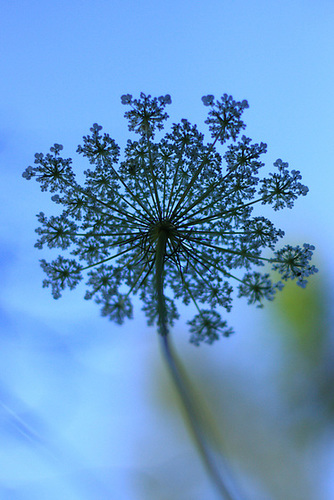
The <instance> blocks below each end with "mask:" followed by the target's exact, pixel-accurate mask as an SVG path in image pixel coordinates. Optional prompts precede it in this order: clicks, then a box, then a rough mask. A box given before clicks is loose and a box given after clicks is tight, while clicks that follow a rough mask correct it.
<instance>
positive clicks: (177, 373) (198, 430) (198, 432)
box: [161, 335, 236, 500]
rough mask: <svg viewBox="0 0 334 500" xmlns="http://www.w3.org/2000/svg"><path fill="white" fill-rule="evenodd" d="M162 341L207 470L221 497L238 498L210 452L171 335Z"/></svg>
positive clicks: (227, 499)
mask: <svg viewBox="0 0 334 500" xmlns="http://www.w3.org/2000/svg"><path fill="white" fill-rule="evenodd" d="M161 341H162V348H163V354H164V357H165V360H166V362H167V366H168V368H169V372H170V375H171V377H172V379H173V382H174V384H175V387H176V389H177V392H178V394H179V397H180V400H181V402H182V405H183V409H184V413H185V416H186V419H187V420H188V423H189V425H190V429H191V431H192V434H193V437H194V439H195V442H196V445H197V448H198V451H199V453H200V456H201V458H202V461H203V463H204V465H205V467H206V469H207V472H208V474H209V476H210V477H211V480H212V482H213V483H214V484H215V486H216V488H217V491H218V492H219V497H220V498H222V499H223V500H236V496H234V495H233V494H232V492H231V491H230V489H229V488H228V487H227V486H226V484H225V481H224V480H223V478H222V474H221V471H220V470H219V468H218V466H217V464H216V463H215V459H214V457H213V456H212V453H210V448H209V445H208V443H207V440H206V437H205V435H204V433H203V429H202V426H201V424H200V422H199V419H198V415H197V412H196V411H195V405H194V402H193V401H192V399H191V397H190V394H189V391H188V390H187V386H186V384H185V381H184V380H183V377H182V371H181V370H180V367H179V366H178V363H177V361H176V359H175V355H174V354H173V352H172V349H171V345H170V342H169V336H168V335H165V336H163V337H161Z"/></svg>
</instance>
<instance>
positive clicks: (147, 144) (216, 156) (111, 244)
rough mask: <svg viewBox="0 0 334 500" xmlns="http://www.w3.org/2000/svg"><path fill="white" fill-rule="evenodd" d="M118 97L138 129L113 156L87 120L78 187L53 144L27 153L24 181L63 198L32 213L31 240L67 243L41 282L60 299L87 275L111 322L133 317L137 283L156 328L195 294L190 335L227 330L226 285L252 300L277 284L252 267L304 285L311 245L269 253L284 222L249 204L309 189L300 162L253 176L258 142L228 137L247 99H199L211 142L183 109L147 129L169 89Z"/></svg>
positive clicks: (91, 295) (262, 148)
mask: <svg viewBox="0 0 334 500" xmlns="http://www.w3.org/2000/svg"><path fill="white" fill-rule="evenodd" d="M121 101H122V103H123V104H124V105H127V106H130V110H129V111H127V112H126V113H125V117H126V118H127V119H128V121H129V130H130V131H133V132H135V133H137V134H138V138H137V140H129V141H128V142H127V145H126V147H125V150H124V155H123V157H122V159H121V160H120V148H119V147H118V145H117V144H116V142H115V141H114V140H113V139H112V138H111V137H110V136H109V135H108V134H106V133H104V134H103V133H102V132H101V131H102V127H101V126H100V125H98V124H96V123H95V124H94V125H93V126H92V128H91V129H90V132H91V134H89V135H87V136H85V137H84V138H83V144H82V145H80V146H78V149H77V152H78V153H79V154H81V155H83V156H85V157H87V159H88V161H89V163H90V165H91V168H89V169H87V170H86V171H85V176H86V180H85V183H84V185H80V184H78V183H77V182H76V180H75V175H74V173H73V171H72V167H71V165H72V160H71V159H65V158H62V157H61V156H60V151H61V150H62V146H61V145H59V144H55V145H54V146H53V147H52V148H51V149H50V153H48V154H47V155H45V156H44V155H43V154H42V153H40V154H36V155H35V166H34V167H31V166H30V167H28V168H27V169H26V171H25V172H24V173H23V177H25V178H26V179H27V180H29V179H31V178H32V177H35V178H36V180H37V181H38V182H40V184H41V189H42V191H46V190H49V191H50V192H51V193H56V194H53V196H52V200H53V201H54V202H55V203H56V204H57V205H61V206H63V212H62V213H61V214H60V215H58V216H51V217H50V218H47V217H46V216H45V215H44V213H43V212H41V213H40V214H39V215H38V221H39V223H40V224H41V226H40V227H39V228H38V229H37V230H36V231H37V233H38V235H39V236H40V238H39V239H38V241H37V243H36V246H37V247H38V248H43V246H44V245H45V244H46V245H47V246H49V247H50V248H54V247H58V248H61V249H62V250H66V251H68V252H69V256H68V257H64V256H59V257H58V258H57V259H56V260H54V261H53V262H51V263H50V264H47V263H46V262H45V260H42V261H41V265H42V267H43V269H44V271H45V272H46V274H47V279H45V280H44V282H43V286H46V287H49V286H50V287H51V289H52V293H53V296H54V297H55V298H58V297H60V296H61V292H62V291H63V290H64V289H65V288H66V287H69V288H70V289H72V288H74V287H75V286H76V285H77V284H78V283H79V282H80V280H81V279H82V278H83V274H84V273H85V274H87V282H86V284H87V287H88V290H87V292H86V295H85V299H94V300H95V301H96V303H98V304H100V305H101V308H102V315H104V316H108V317H109V318H110V319H111V320H113V321H116V322H117V323H120V324H121V323H122V322H123V321H124V319H125V318H131V317H132V315H133V310H132V304H131V295H132V294H137V293H138V294H139V295H140V299H141V300H142V302H143V303H144V306H143V310H144V311H145V313H146V315H147V317H148V322H149V324H152V323H154V322H157V324H158V327H159V331H160V333H162V334H163V335H164V334H167V333H168V325H172V324H173V322H174V320H175V319H177V318H178V312H177V307H176V303H175V300H176V299H180V300H182V301H183V302H184V303H185V304H189V303H193V304H194V305H195V307H196V309H197V314H196V316H195V318H194V319H192V320H191V321H189V325H190V332H191V342H193V343H194V344H196V345H198V344H199V343H200V342H201V341H204V342H207V343H212V342H213V341H214V340H216V339H218V338H219V336H220V335H223V336H228V335H229V334H230V333H231V332H232V330H231V328H229V327H228V326H227V323H226V321H225V320H223V319H222V318H221V315H220V313H219V312H218V310H217V309H219V308H224V309H225V310H226V311H227V312H228V311H230V309H231V306H232V293H233V283H235V284H236V286H237V288H238V292H239V297H246V298H247V299H248V303H250V304H257V305H258V306H262V304H263V301H264V300H265V299H267V300H272V299H273V298H274V295H275V292H276V290H278V289H281V288H282V287H283V284H282V283H281V282H278V283H273V282H272V281H271V279H270V277H269V274H268V273H264V274H261V273H260V272H258V271H254V268H255V267H258V266H263V265H264V263H269V264H271V265H272V269H273V270H276V271H279V272H280V273H281V275H282V279H283V280H284V281H285V280H287V279H294V278H297V284H298V285H300V286H302V287H303V286H305V283H306V279H305V278H306V277H308V276H310V275H311V274H313V273H314V272H316V269H315V267H314V266H312V265H310V263H309V262H310V259H311V257H312V251H313V249H314V247H313V246H311V245H307V244H304V246H303V248H301V247H299V246H297V247H292V246H290V245H286V246H285V247H283V248H282V249H281V250H276V251H275V248H276V243H277V241H278V240H279V238H281V237H282V236H283V235H284V233H283V231H282V230H280V229H276V228H275V227H274V225H273V224H272V223H271V222H270V221H269V220H268V219H266V218H265V217H263V216H258V215H257V216H252V211H253V207H254V206H255V205H256V204H259V205H261V204H264V203H265V204H271V205H272V206H273V208H274V210H278V209H281V208H283V207H288V208H291V207H292V205H293V203H294V201H295V200H296V198H297V197H298V196H299V195H305V194H306V193H307V191H308V189H307V187H306V186H303V185H302V184H301V182H300V180H301V175H300V173H299V171H295V170H292V171H291V172H289V170H288V164H287V163H284V162H282V160H277V161H276V162H275V163H274V166H275V167H276V168H277V169H278V172H275V173H273V174H270V175H269V177H268V178H262V179H261V178H260V177H259V171H260V170H261V169H262V168H263V166H264V163H263V162H262V155H263V154H264V153H265V152H266V144H264V143H262V142H261V143H260V144H257V143H252V141H251V139H250V138H248V137H246V136H244V135H243V136H241V138H239V140H238V142H237V138H238V137H239V135H240V132H241V130H243V129H244V128H245V124H244V123H243V121H242V119H241V115H242V113H243V111H244V109H246V108H248V103H247V101H242V102H237V101H235V100H234V99H233V98H232V97H231V96H228V95H227V94H224V95H223V97H222V98H221V99H220V100H215V99H214V96H212V95H208V96H205V97H203V98H202V101H203V103H204V105H205V106H208V107H209V108H210V109H209V113H208V119H207V120H206V123H207V124H208V125H209V130H210V132H211V136H212V142H210V143H205V141H204V135H203V134H202V133H201V132H199V130H198V129H197V127H196V125H192V124H191V123H189V122H188V121H187V120H185V119H183V120H181V122H180V123H178V124H173V125H172V127H171V130H170V131H169V132H168V133H166V134H165V135H164V136H163V137H162V138H161V139H160V140H159V141H157V140H155V139H154V138H155V135H156V133H157V132H159V131H161V130H162V129H163V127H164V122H165V121H166V120H167V118H168V115H167V113H166V112H165V107H166V105H167V104H170V103H171V98H170V96H169V95H166V96H161V97H158V98H151V96H150V95H145V94H143V93H141V94H140V97H139V99H133V98H132V96H131V95H130V94H126V95H123V96H122V98H121ZM228 142H229V144H228ZM219 143H220V145H223V146H224V147H225V151H224V152H223V154H221V153H220V152H219V151H218V150H217V145H218V144H219ZM223 160H224V161H223ZM266 248H269V249H271V250H272V251H274V254H273V256H272V257H271V258H270V257H263V255H262V253H263V250H265V249H266ZM240 269H244V272H245V274H244V276H243V277H242V276H241V275H240ZM166 290H167V293H166ZM167 294H169V295H170V297H168V296H167ZM208 307H209V309H207V308H208Z"/></svg>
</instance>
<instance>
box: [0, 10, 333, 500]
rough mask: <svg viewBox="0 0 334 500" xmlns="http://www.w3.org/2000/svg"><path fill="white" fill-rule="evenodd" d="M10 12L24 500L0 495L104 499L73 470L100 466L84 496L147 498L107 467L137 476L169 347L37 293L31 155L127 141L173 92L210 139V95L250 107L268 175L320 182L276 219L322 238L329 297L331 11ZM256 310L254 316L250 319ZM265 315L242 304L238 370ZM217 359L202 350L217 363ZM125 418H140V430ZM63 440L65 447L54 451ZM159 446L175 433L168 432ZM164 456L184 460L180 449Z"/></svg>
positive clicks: (11, 175) (3, 148) (7, 76)
mask: <svg viewBox="0 0 334 500" xmlns="http://www.w3.org/2000/svg"><path fill="white" fill-rule="evenodd" d="M0 8H1V20H0V47H1V49H0V50H1V52H0V64H1V73H2V76H1V80H0V95H1V104H0V114H1V122H0V172H1V180H2V182H1V185H0V192H1V206H2V218H1V219H2V222H1V228H0V238H1V240H0V242H1V248H0V251H1V254H0V255H1V263H0V266H1V275H2V280H1V281H2V286H1V289H0V298H1V316H0V326H1V329H2V334H1V337H0V342H1V344H2V347H1V351H2V353H3V354H2V363H1V369H0V393H1V394H3V396H2V401H3V403H2V404H3V406H4V408H5V409H4V410H3V412H4V413H3V414H4V417H3V420H4V421H6V422H10V425H12V426H14V428H15V429H16V430H15V431H13V433H14V437H13V436H11V437H8V436H7V434H6V433H7V431H6V429H7V427H6V429H5V430H4V431H3V432H2V434H3V436H4V437H5V438H6V445H7V448H6V453H7V456H8V457H11V459H12V463H13V464H16V465H15V466H14V465H11V460H10V459H8V460H7V459H6V464H7V465H6V468H5V469H2V468H1V467H0V470H1V469H2V470H5V473H3V472H0V492H1V488H3V491H4V492H6V491H7V493H4V495H6V494H8V495H9V493H8V492H10V494H11V495H14V493H15V495H16V496H10V495H9V496H7V497H6V496H3V498H18V499H21V498H22V499H24V500H26V499H28V498H34V499H36V498H37V499H39V498H41V499H42V498H45V496H44V497H43V494H44V495H45V492H47V495H48V496H47V497H48V498H50V499H52V498H53V497H52V494H51V493H50V491H52V488H51V490H50V491H49V490H47V484H49V485H50V484H52V485H53V491H54V492H55V493H54V495H55V496H54V498H59V496H57V495H59V492H60V491H65V492H66V495H65V496H66V498H68V499H69V500H72V498H73V499H81V498H83V499H86V498H87V499H90V498H95V497H94V494H93V493H89V492H88V490H87V492H86V493H85V494H86V496H85V494H84V493H83V492H82V491H80V490H79V488H78V487H77V484H76V481H75V480H74V479H73V478H72V479H73V481H72V479H71V477H70V473H69V472H68V471H72V472H73V470H74V471H76V474H77V475H78V474H79V473H78V472H77V471H78V470H79V469H80V467H81V469H82V470H88V469H89V468H90V467H91V468H93V469H94V470H95V472H96V471H97V469H98V473H97V472H96V475H95V476H94V477H95V479H94V481H95V482H94V481H93V479H92V485H93V486H92V485H91V490H89V491H95V490H94V487H95V486H96V485H97V483H98V484H99V486H96V488H98V487H100V488H102V486H101V484H103V485H104V486H103V488H105V490H103V491H108V488H109V487H110V485H112V488H114V489H117V488H118V489H117V491H118V496H117V498H119V499H122V498H127V499H129V500H131V499H132V498H133V499H134V500H136V499H137V498H141V497H140V496H136V493H134V492H133V491H127V490H126V488H127V485H128V481H127V480H124V482H122V481H121V480H119V479H118V480H116V477H118V478H119V477H122V474H115V478H114V482H113V481H112V479H110V470H109V472H108V474H104V472H103V471H104V470H105V469H104V468H106V467H107V466H108V467H109V466H111V465H112V466H113V467H116V468H117V467H118V468H119V469H117V470H122V471H123V472H124V471H126V469H127V467H129V464H130V463H131V464H133V463H135V459H134V458H133V446H134V445H133V443H134V442H135V443H137V445H138V443H139V442H140V439H142V440H143V442H144V444H145V443H146V442H147V439H148V438H147V431H145V429H144V427H145V425H144V422H147V421H150V418H153V417H152V416H151V413H152V412H153V411H154V409H153V410H152V408H151V409H150V410H148V409H147V407H146V406H145V401H146V400H145V397H146V392H145V390H144V389H143V387H144V386H145V383H144V382H145V380H144V379H145V377H148V376H149V375H148V374H149V373H150V370H151V369H152V363H153V364H154V361H152V358H153V359H155V356H157V354H158V349H157V342H156V338H155V337H154V331H152V329H147V328H146V326H145V320H144V319H143V317H142V316H140V314H139V315H138V318H136V319H135V320H134V321H133V322H132V323H128V324H127V326H126V327H125V328H123V329H120V328H117V327H115V326H114V325H111V324H109V323H108V322H107V321H106V320H101V319H100V317H99V311H98V308H97V307H95V306H94V304H87V303H86V302H84V301H83V300H82V295H83V293H82V291H76V292H73V293H71V294H64V299H63V300H60V301H57V302H56V301H54V300H53V299H52V298H51V297H50V294H49V292H48V290H43V289H42V287H41V281H42V279H43V275H42V271H41V270H40V268H39V263H38V259H39V258H41V257H45V258H46V259H48V255H47V254H48V252H47V250H45V251H43V256H42V254H41V251H38V250H37V249H35V248H34V247H33V245H34V242H35V233H34V229H35V227H36V219H35V214H36V213H38V212H39V211H41V210H43V211H45V212H46V213H48V214H51V213H52V209H53V207H52V204H51V202H50V201H49V199H48V195H46V194H45V193H40V191H39V189H38V186H37V185H36V183H35V184H33V183H32V182H30V183H27V182H26V181H25V180H24V179H22V177H21V174H22V171H23V170H24V169H25V168H26V167H27V166H28V165H30V164H32V163H33V159H34V154H35V153H36V152H44V153H45V152H47V151H48V149H49V147H50V146H51V145H52V144H53V143H54V142H59V143H61V144H63V145H64V154H65V155H68V156H72V155H74V154H75V149H76V147H77V145H78V144H79V142H80V140H81V138H82V136H83V135H84V134H86V133H87V132H88V130H89V127H90V126H91V125H92V123H94V122H98V123H99V124H101V125H103V127H104V129H105V130H106V131H107V132H109V133H110V135H111V136H112V137H113V138H114V139H115V140H116V142H118V143H119V144H121V145H124V144H125V141H126V139H127V137H128V131H127V124H126V121H125V120H124V118H123V114H124V111H125V108H124V107H123V106H122V105H121V103H120V96H121V95H122V94H124V93H131V94H133V95H134V96H135V95H137V94H138V93H139V92H141V91H143V92H146V93H151V94H152V95H164V94H166V93H169V94H171V96H172V100H173V103H172V106H170V107H169V109H168V113H169V114H170V116H171V118H170V120H171V122H175V121H178V120H180V119H181V118H183V117H186V118H188V119H189V120H190V121H192V122H196V123H197V124H198V125H199V126H200V128H201V129H203V130H204V131H206V129H205V125H203V127H202V126H201V124H202V123H203V121H204V119H205V115H206V111H207V109H206V108H204V106H203V105H202V103H201V96H202V95H205V94H209V93H212V94H214V95H215V96H216V97H219V96H220V95H222V94H223V93H228V94H232V95H233V97H234V98H235V99H237V100H242V99H247V100H248V102H249V105H250V108H249V110H246V112H245V115H244V117H245V121H246V124H247V129H246V132H245V133H246V134H247V135H249V136H250V137H252V138H253V140H254V141H256V142H260V141H264V142H266V143H267V144H268V154H267V164H268V168H270V165H271V164H272V163H273V161H275V160H276V159H277V158H282V159H283V160H284V161H288V162H289V163H290V165H291V167H292V168H294V169H297V170H301V172H302V174H303V180H304V182H305V184H307V185H308V186H309V188H310V192H309V194H308V196H307V197H305V198H303V199H300V200H298V201H297V202H296V205H295V207H294V209H293V210H292V211H288V212H286V211H285V212H282V213H279V214H274V216H273V219H274V221H275V222H277V224H278V226H279V227H281V228H282V229H284V230H285V231H286V238H287V240H290V241H292V242H293V243H303V242H304V241H306V242H309V243H313V244H315V246H316V247H317V253H316V260H317V263H318V265H319V266H321V267H322V269H323V270H324V281H325V282H326V283H327V284H328V287H329V293H331V294H332V295H331V296H333V292H332V289H331V288H330V283H331V280H330V278H332V277H333V274H334V273H333V264H332V249H333V246H334V237H333V227H332V226H333V222H332V214H333V213H334V201H333V199H334V198H333V194H332V189H333V188H332V186H333V184H334V175H333V171H334V169H333V158H334V141H333V114H334V100H333V81H334V35H333V32H334V30H333V20H334V4H333V2H332V1H330V0H319V1H317V2H315V1H311V0H299V1H294V0H289V1H288V0H282V1H280V2H275V1H268V0H266V1H265V0H263V1H259V0H255V1H251V0H249V1H246V0H234V1H227V0H220V1H218V0H206V1H199V0H197V1H195V0H192V1H190V0H186V1H182V0H178V1H177V0H170V1H163V0H161V1H159V2H157V1H153V0H152V1H148V0H143V1H141V2H139V1H130V0H122V1H121V0H113V1H108V0H95V1H86V0H81V1H79V0H67V1H60V0H55V1H52V2H51V1H44V2H40V1H37V0H35V1H33V0H31V1H29V2H28V1H23V0H21V1H19V0H12V1H10V2H7V1H4V0H1V1H0ZM80 161H81V160H80ZM82 166H84V165H83V164H82V163H80V162H78V167H79V168H81V167H82ZM238 308H239V309H238ZM246 311H247V314H248V316H247V318H248V319H247V322H245V321H242V320H241V319H240V316H244V315H245V312H246ZM183 312H184V313H185V314H187V311H186V310H183ZM240 312H241V314H238V313H240ZM261 314H264V313H261ZM189 317H190V316H189ZM189 317H186V318H185V319H184V322H185V320H186V319H189ZM259 318H260V315H259V314H258V312H256V313H254V312H251V311H250V312H249V313H248V309H246V308H245V307H244V305H243V306H242V305H240V306H237V312H236V313H235V315H234V316H232V317H231V320H230V322H231V324H234V326H235V327H236V328H238V338H237V339H236V340H234V339H233V340H232V341H231V342H230V344H229V345H228V347H227V344H226V343H225V345H224V347H222V346H220V347H219V348H217V349H216V350H215V353H214V354H212V356H219V355H222V356H227V358H228V357H229V356H232V355H233V356H236V357H237V359H239V361H238V362H239V363H240V364H241V365H242V363H244V364H243V365H242V366H246V367H247V366H248V365H250V366H251V365H252V362H251V358H247V353H248V351H249V349H250V351H249V352H252V351H251V349H252V347H251V346H252V341H251V339H250V338H249V337H250V335H249V332H248V328H250V329H251V330H255V331H256V330H257V328H258V326H257V325H258V321H260V320H259ZM184 322H183V324H184ZM181 324H182V323H181ZM250 325H251V326H250ZM246 330H247V331H246ZM236 337H237V336H236ZM134 339H136V342H134ZM185 345H186V344H185ZM244 346H246V347H244ZM185 349H187V346H186V347H185ZM223 349H224V352H222V351H223ZM226 351H227V354H226ZM216 353H218V354H216ZM210 355H211V354H210V353H209V351H205V357H206V358H208V359H209V356H210ZM273 356H274V354H273ZM224 359H225V358H224ZM247 359H248V360H247ZM145 360H146V362H147V363H146V364H147V365H148V368H146V370H147V371H145V370H144V374H143V363H144V361H145ZM146 364H145V366H146ZM130 368H131V369H130ZM117 384H119V386H120V387H125V388H126V390H125V392H124V391H122V390H118V389H117V387H118V386H117ZM147 390H148V389H147ZM106 393H107V394H108V397H107V398H106V397H105V394H106ZM111 395H113V396H111ZM106 399H107V400H106ZM88 401H91V403H89V402H88ZM115 408H116V409H115ZM111 413H112V414H113V419H114V420H113V425H112V426H110V425H108V421H109V420H108V419H109V418H110V417H109V415H110V414H111ZM0 414H1V410H0ZM129 414H130V415H133V414H136V415H137V420H136V428H138V427H140V428H141V429H142V431H141V432H139V437H138V433H136V432H135V430H134V424H133V420H131V419H130V418H129V417H126V415H129ZM36 415H38V418H39V419H40V420H39V421H38V422H40V424H39V423H38V422H37V421H35V420H34V419H36V418H37V417H36ZM23 417H24V418H26V419H27V421H28V423H29V422H30V420H29V419H31V422H30V423H29V426H28V427H29V428H30V427H31V429H37V428H38V429H39V428H40V427H43V425H44V426H45V429H44V434H43V432H42V433H41V434H42V435H43V439H45V440H46V441H48V443H49V444H48V446H49V447H51V448H52V449H53V448H54V447H56V448H57V450H56V451H55V452H54V453H55V454H58V453H60V454H61V453H63V454H64V453H65V455H66V456H70V455H71V453H72V452H71V453H70V452H68V450H69V449H71V450H76V452H75V453H74V451H73V453H72V454H73V457H72V458H68V464H67V465H66V466H65V468H66V467H67V469H66V471H67V472H66V474H65V473H61V472H59V470H58V469H57V467H56V466H55V464H54V463H53V462H52V460H51V462H50V461H48V459H46V458H45V457H44V455H43V453H44V451H41V449H39V448H38V446H39V445H36V443H35V441H34V439H35V438H33V437H31V439H30V438H28V437H27V435H26V434H27V432H28V431H27V428H28V427H27V428H25V427H19V422H20V421H21V420H20V419H23ZM153 420H154V418H153ZM27 421H25V422H27ZM124 421H125V422H126V425H125V424H124ZM41 422H43V424H41ZM93 422H95V424H94V425H93ZM96 422H98V424H96ZM8 425H9V424H8ZM20 425H21V424H20ZM22 425H23V424H22ZM26 425H28V424H27V423H26ZM122 426H123V427H122ZM18 428H20V429H21V430H18ZM93 428H94V431H92V429H93ZM24 429H25V430H24ZM119 429H123V430H119ZM7 430H8V429H7ZM0 432H1V429H0ZM18 435H20V436H21V438H19V437H17V436H18ZM55 435H57V436H58V437H59V440H58V442H59V443H65V444H63V445H62V444H59V446H58V445H57V446H56V443H51V442H49V441H52V436H55ZM22 436H23V437H22ZM45 436H48V437H47V438H46V437H45ZM83 436H86V438H87V439H86V438H85V439H84V438H83ZM119 436H121V438H120V437H119ZM160 437H161V439H162V440H163V439H165V438H164V437H163V435H162V433H161V434H160ZM29 439H30V441H29ZM40 439H41V440H42V441H43V439H42V438H40ZM57 439H58V438H57ZM136 439H137V441H136ZM28 442H30V443H33V444H32V446H33V447H35V448H34V450H33V451H32V450H31V448H30V447H29V443H28ZM111 443H112V444H111ZM138 446H139V445H138ZM184 446H185V447H186V446H187V445H186V444H185V445H184ZM36 447H37V449H36ZM45 447H46V448H47V446H46V445H45ZM186 449H188V448H186ZM190 449H191V445H190V447H189V450H190ZM64 450H66V451H64ZM111 450H113V451H111ZM49 451H50V450H49ZM49 451H48V452H49ZM168 453H170V454H171V456H173V455H172V449H169V450H168ZM189 453H190V452H189ZM19 457H26V458H27V459H28V461H30V460H31V463H32V464H33V465H32V467H31V470H28V469H26V470H25V469H24V465H23V464H24V462H26V460H23V459H20V458H19ZM41 457H42V458H41ZM43 457H44V458H43ZM75 457H79V459H77V458H75ZM146 458H147V457H146ZM1 460H4V456H3V454H2V452H0V463H1ZM80 460H81V462H80ZM147 462H148V463H149V458H147ZM78 463H81V465H80V467H79V465H78ZM17 464H19V466H17ZM81 469H80V470H81ZM114 470H116V469H114ZM73 474H74V473H73ZM124 474H125V472H124ZM125 475H126V474H125ZM97 476H98V479H99V481H98V480H97V479H96V477H97ZM107 476H108V480H107V479H106V477H107ZM64 477H66V480H65V479H64ZM41 478H46V479H47V480H46V481H45V482H44V483H43V480H42V479H41ZM51 478H52V481H51ZM94 485H95V486H94ZM62 488H63V489H62ZM203 488H205V485H204V486H203ZM29 491H30V492H31V493H29ZM103 491H102V489H101V492H100V493H99V495H100V496H101V498H104V497H103V495H104V494H105V493H103ZM29 495H31V496H29ZM90 495H92V496H90ZM122 495H124V496H122ZM131 495H134V496H133V497H131ZM0 496H1V494H0ZM106 498H107V496H106ZM194 498H195V497H194ZM208 498H209V496H208Z"/></svg>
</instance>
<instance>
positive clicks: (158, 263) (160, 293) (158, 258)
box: [155, 231, 168, 337]
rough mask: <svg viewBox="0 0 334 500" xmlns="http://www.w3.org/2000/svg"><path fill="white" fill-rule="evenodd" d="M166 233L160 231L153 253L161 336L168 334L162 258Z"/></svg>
mask: <svg viewBox="0 0 334 500" xmlns="http://www.w3.org/2000/svg"><path fill="white" fill-rule="evenodd" d="M166 243H167V234H166V232H165V231H160V233H159V235H158V241H157V246H156V254H155V278H156V286H157V300H158V318H159V321H158V324H159V326H160V333H161V335H162V336H163V337H166V336H167V335H168V326H167V311H166V301H165V297H164V281H163V280H164V277H163V274H164V260H165V253H166Z"/></svg>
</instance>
